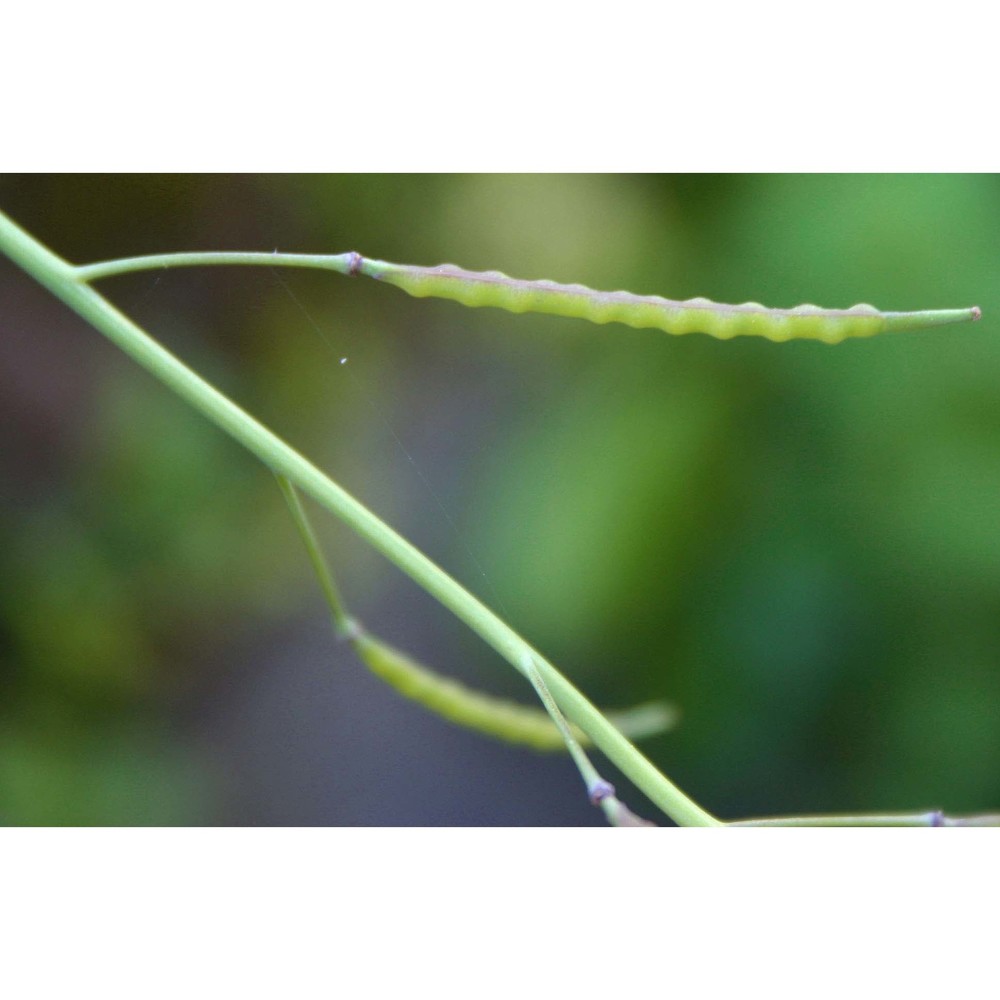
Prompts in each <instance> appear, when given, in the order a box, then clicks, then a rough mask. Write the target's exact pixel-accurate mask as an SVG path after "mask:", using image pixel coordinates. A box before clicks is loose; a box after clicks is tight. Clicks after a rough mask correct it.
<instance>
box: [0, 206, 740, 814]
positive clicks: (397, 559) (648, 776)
mask: <svg viewBox="0 0 1000 1000" xmlns="http://www.w3.org/2000/svg"><path fill="white" fill-rule="evenodd" d="M0 250H2V251H3V252H5V253H6V254H7V256H9V257H10V258H11V259H12V260H13V261H14V262H15V263H16V264H18V265H19V266H20V267H22V268H23V269H24V270H25V271H27V272H28V273H29V274H30V275H32V276H33V277H34V278H35V279H36V280H37V281H38V282H39V283H41V284H42V285H43V286H45V287H46V288H48V289H49V290H50V291H51V292H52V293H53V294H54V295H55V296H56V297H57V298H59V299H60V300H62V301H63V302H64V303H66V305H68V306H69V307H70V308H71V309H73V310H74V311H75V312H77V313H78V314H79V315H80V316H82V317H83V318H84V319H85V320H87V322H89V323H90V324H91V325H93V326H94V327H95V328H96V329H97V330H99V331H100V332H101V333H103V334H104V335H105V336H106V337H107V338H108V339H109V340H110V341H111V342H112V343H114V344H115V345H116V346H118V347H119V348H120V349H121V350H123V351H124V352H125V353H126V354H128V355H129V356H130V357H131V358H133V360H135V361H136V362H137V363H138V364H140V365H141V366H142V367H143V368H145V369H146V370H147V371H148V372H149V373H150V374H151V375H153V376H154V377H155V378H157V379H159V381H161V382H162V383H163V384H164V385H166V386H167V387H168V388H170V389H172V390H173V391H174V392H175V393H177V394H178V395H179V396H180V397H181V398H182V399H183V400H184V401H185V402H187V403H188V404H189V405H190V406H192V407H194V408H195V409H196V410H198V411H199V412H200V413H202V414H203V415H204V416H205V417H207V418H208V419H209V420H211V421H212V422H213V423H215V424H216V425H217V426H218V427H219V428H221V429H222V430H223V431H225V432H226V433H227V434H229V435H230V436H231V437H232V438H233V439H234V440H235V441H237V442H238V443H239V444H241V445H242V446H243V447H245V448H246V449H247V450H249V451H250V452H251V453H253V454H254V455H256V456H257V457H258V458H259V459H260V460H261V461H262V462H264V463H265V464H266V465H267V466H268V467H269V468H271V469H272V470H273V471H275V472H276V473H278V474H280V475H284V476H285V477H287V479H288V480H289V481H290V482H292V483H294V484H295V486H297V487H298V488H299V489H300V490H302V491H303V492H304V493H306V494H308V495H309V496H311V497H312V498H313V499H314V500H316V501H317V502H318V503H319V504H320V505H322V506H323V507H326V508H327V510H329V511H331V512H332V513H334V514H336V515H337V516H338V517H339V518H340V519H341V520H343V521H344V523H346V524H347V525H348V526H349V527H351V528H352V529H353V530H354V531H356V532H357V533H358V534H359V535H360V536H361V537H363V538H364V539H365V540H366V541H368V542H369V544H371V545H372V546H373V547H374V548H375V549H377V550H378V551H379V552H381V553H382V554H383V555H384V556H385V557H386V558H388V559H389V560H390V561H391V562H393V563H395V564H396V566H398V567H399V568H400V569H401V570H403V572H404V573H406V574H407V575H408V576H410V577H411V578H412V579H413V580H415V581H416V582H417V583H418V584H419V585H420V586H422V587H423V588H424V589H425V590H426V591H427V592H428V593H429V594H431V595H432V596H433V597H435V598H436V599H437V600H438V601H440V602H441V603H442V604H443V605H444V606H445V607H446V608H448V609H449V610H450V611H452V613H454V614H455V615H456V616H457V617H458V618H460V619H461V620H462V621H464V622H465V623H466V625H468V626H469V627H470V628H471V629H472V630H473V631H474V632H476V633H477V634H478V635H479V636H481V637H482V638H483V639H484V640H485V641H486V642H487V643H488V644H489V645H490V646H492V647H493V648H494V649H495V650H496V651H497V652H498V653H499V654H500V655H501V656H502V657H504V659H506V660H507V661H508V662H509V663H511V664H512V665H513V666H514V667H515V668H516V669H517V670H519V671H523V669H524V667H523V663H524V657H525V656H530V657H533V662H534V664H535V666H536V668H537V670H538V672H539V673H540V674H541V675H542V677H543V679H544V680H545V682H546V684H547V685H548V686H549V688H550V690H551V691H552V693H553V696H554V697H555V699H556V701H557V702H558V704H559V705H560V706H561V707H562V709H563V711H564V712H565V713H566V715H567V716H568V717H569V718H570V719H571V720H572V721H573V722H575V723H576V724H577V725H578V726H579V727H580V728H581V729H582V730H583V731H584V732H586V733H587V735H588V736H590V738H591V739H592V740H593V741H594V743H595V744H596V745H597V746H598V747H599V748H600V749H601V750H602V751H603V752H604V753H605V754H606V755H607V756H608V758H609V759H610V760H611V761H612V762H613V763H614V764H615V766H616V767H618V768H619V769H620V770H621V771H622V772H623V773H624V774H626V775H627V776H628V777H629V778H630V779H631V780H632V781H633V782H634V783H635V785H636V786H637V787H639V788H640V789H641V790H642V791H643V792H644V793H645V794H646V795H647V796H648V797H649V798H650V799H651V800H652V801H653V802H654V803H655V804H656V806H657V807H658V808H660V809H662V810H663V811H664V812H665V813H666V814H667V815H668V816H670V818H671V819H673V820H674V821H675V822H676V823H679V824H681V825H684V826H721V825H723V824H722V823H721V822H720V821H719V820H718V819H716V818H715V817H714V816H712V815H711V814H710V813H708V812H706V811H705V810H704V809H702V808H701V807H700V806H699V805H698V804H697V803H695V802H694V801H693V800H692V799H690V798H689V797H688V796H687V795H685V794H684V793H683V792H682V791H681V790H680V789H679V788H677V786H676V785H674V784H673V782H671V781H670V780H669V779H668V778H666V777H665V776H664V775H663V774H661V773H660V772H659V771H658V770H657V769H656V768H655V767H654V766H653V764H652V763H651V762H650V761H649V760H648V759H647V758H646V757H645V756H644V755H643V754H642V753H640V752H639V751H638V750H637V749H636V748H635V747H634V746H632V744H631V743H630V742H629V741H628V740H627V739H625V737H623V736H622V735H621V733H620V732H618V730H616V729H615V728H614V726H612V725H611V723H610V722H608V720H607V719H605V718H604V716H603V715H602V714H601V713H600V712H599V711H598V710H597V708H596V707H595V706H594V705H593V704H592V703H591V702H590V701H589V700H588V699H587V698H586V697H585V696H584V695H583V694H582V693H581V692H580V691H579V690H577V688H576V687H574V685H573V684H571V683H570V682H569V681H568V680H567V679H566V678H565V677H563V675H562V674H560V673H559V671H558V670H556V668H555V667H554V666H553V665H552V664H551V663H549V662H548V660H546V659H545V658H544V657H543V656H542V655H541V654H540V653H538V652H537V651H536V650H535V649H533V648H532V647H531V646H530V645H529V644H528V643H527V642H525V640H524V639H522V638H521V637H520V636H519V635H518V634H517V633H516V632H515V631H514V630H513V629H512V628H511V627H510V626H509V625H507V624H506V623H505V622H503V621H502V620H501V619H500V618H498V617H497V616H496V615H495V614H494V613H493V612H492V611H490V610H489V608H487V607H486V606H485V605H484V604H482V603H481V602H480V601H479V600H477V599H476V598H475V597H473V596H472V595H471V594H470V593H469V592H468V591H467V590H465V588H464V587H462V586H461V585H460V584H459V583H458V582H457V581H455V580H454V579H453V578H452V577H451V576H449V575H448V574H447V573H445V572H444V570H442V569H441V568H440V567H438V566H437V565H435V564H434V563H433V562H432V561H431V560H430V559H428V558H427V557H426V556H425V555H424V554H423V553H422V552H420V551H419V550H418V549H417V548H415V547H414V546H413V545H411V544H410V543H409V542H408V541H406V539H404V538H403V537H402V536H400V535H398V534H397V533H396V532H395V531H393V530H392V529H391V528H390V527H389V526H388V525H386V524H385V523H384V522H383V521H381V520H380V519H379V518H378V517H376V516H375V515H374V514H373V513H372V512H371V511H369V510H368V509H367V508H366V507H364V506H363V505H362V504H360V503H359V502H358V501H357V500H355V499H354V497H352V496H351V495H350V494H349V493H347V492H346V491H345V490H344V489H342V488H341V487H340V486H338V485H337V484H336V483H334V482H333V481H332V480H331V479H330V478H329V477H327V476H326V475H324V473H322V472H321V471H320V470H319V469H318V468H317V467H316V466H314V465H313V464H312V463H311V462H309V461H308V460H307V459H306V458H304V457H303V456H302V455H301V454H299V453H298V452H297V451H295V449H294V448H292V447H291V446H290V445H288V444H286V443H285V442H284V441H282V440H281V438H279V437H278V436H277V435H275V434H274V433H272V432H271V431H270V430H268V429H267V428H266V427H264V426H263V425H262V424H261V423H259V422H258V421H257V420H255V419H254V418H253V417H251V416H250V414H248V413H247V412H246V411H244V410H242V409H241V408H240V407H238V406H237V405H236V404H235V403H233V402H232V401H231V400H229V399H228V398H227V397H226V396H224V395H223V394H222V393H220V392H219V391H218V390H217V389H215V388H214V387H213V386H211V385H210V384H209V383H208V382H206V381H205V380H204V379H202V378H201V377H200V376H198V375H196V374H195V373H194V372H193V371H192V370H191V369H189V368H188V367H187V366H186V365H184V364H183V363H182V362H181V361H180V360H178V359H177V358H176V357H175V356H174V355H173V354H171V353H170V352H169V351H167V350H166V349H165V348H163V347H161V346H160V345H159V344H158V343H157V342H156V341H155V340H153V338H151V337H150V336H149V335H148V334H146V333H145V332H144V331H143V330H142V329H141V328H140V327H138V326H137V325H136V324H135V323H133V322H132V320H130V319H129V318H128V317H126V316H125V315H124V314H123V313H121V312H119V311H118V310H117V309H116V308H115V307H114V306H112V305H111V303H110V302H108V301H107V300H106V299H104V298H103V297H102V296H101V295H100V294H98V293H97V292H96V291H95V290H94V289H93V288H91V287H90V286H89V285H88V284H87V283H86V281H84V280H82V279H81V274H80V269H77V268H74V267H73V266H72V265H70V264H69V263H67V262H66V261H64V260H62V259H61V258H60V257H58V256H56V255H55V254H54V253H52V251H50V250H49V249H47V248H46V247H44V246H43V245H42V244H40V243H39V242H38V241H37V240H35V239H34V238H33V237H31V236H30V235H29V234H28V233H26V232H25V231H24V230H22V229H21V228H20V227H18V226H17V225H16V224H15V223H13V222H12V221H11V220H10V219H8V218H7V217H6V216H4V215H3V214H2V213H0ZM108 266H110V265H106V266H105V267H108ZM84 273H86V271H85V270H84ZM104 273H105V274H107V273H109V272H108V271H107V270H105V272H104ZM119 273H120V272H119ZM90 274H91V277H93V274H94V272H93V271H91V272H90Z"/></svg>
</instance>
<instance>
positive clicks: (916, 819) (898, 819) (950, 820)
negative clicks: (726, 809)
mask: <svg viewBox="0 0 1000 1000" xmlns="http://www.w3.org/2000/svg"><path fill="white" fill-rule="evenodd" d="M726 826H1000V816H945V814H944V813H942V812H939V811H934V812H926V813H898V814H888V815H884V816H775V817H771V818H766V819H742V820H733V821H731V822H729V823H727V824H726Z"/></svg>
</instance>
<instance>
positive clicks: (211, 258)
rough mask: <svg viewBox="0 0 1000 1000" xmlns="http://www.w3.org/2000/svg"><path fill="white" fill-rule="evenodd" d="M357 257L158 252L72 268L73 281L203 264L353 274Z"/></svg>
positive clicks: (339, 255) (350, 254)
mask: <svg viewBox="0 0 1000 1000" xmlns="http://www.w3.org/2000/svg"><path fill="white" fill-rule="evenodd" d="M359 259H360V258H359V257H358V255H357V254H354V253H341V254H310V253H278V252H277V251H275V252H274V253H261V252H259V251H256V252H250V251H248V252H246V253H244V252H242V251H233V252H229V251H226V252H218V251H211V252H205V253H200V252H199V253H160V254H148V255H146V256H143V257H122V258H120V259H119V260H107V261H102V262H101V263H99V264H82V265H80V266H79V267H75V268H73V272H74V275H75V277H76V280H77V281H84V282H91V281H99V280H100V279H101V278H111V277H113V276H114V275H116V274H133V273H135V272H137V271H157V270H165V269H168V268H174V267H203V266H206V265H209V264H211V265H219V264H242V265H251V266H253V265H256V266H258V267H274V266H279V267H311V268H320V269H322V270H326V271H335V272H336V273H337V274H353V273H357V272H356V261H358V260H359Z"/></svg>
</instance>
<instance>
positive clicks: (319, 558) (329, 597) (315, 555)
mask: <svg viewBox="0 0 1000 1000" xmlns="http://www.w3.org/2000/svg"><path fill="white" fill-rule="evenodd" d="M275 478H276V479H277V480H278V487H279V488H280V489H281V492H282V493H283V494H284V497H285V500H286V501H287V502H288V508H289V510H290V511H291V512H292V518H293V519H294V520H295V525H296V527H297V528H298V529H299V535H301V537H302V542H303V544H304V545H305V547H306V552H308V554H309V561H310V562H311V563H312V566H313V570H314V571H315V573H316V579H317V580H318V581H319V585H320V587H321V589H322V591H323V596H324V597H325V598H326V603H327V606H328V607H329V609H330V615H331V617H332V618H333V629H334V631H335V632H336V633H337V635H339V636H340V637H341V638H345V639H346V638H349V637H351V636H352V635H353V634H354V631H355V624H354V620H353V619H352V618H351V616H350V615H349V614H348V612H347V608H346V607H345V606H344V601H343V599H342V598H341V596H340V589H339V588H338V587H337V584H336V582H335V581H334V579H333V573H332V572H331V571H330V566H329V564H328V563H327V561H326V556H324V555H323V549H322V547H321V546H320V544H319V539H318V538H317V537H316V532H315V531H313V526H312V523H311V522H310V520H309V518H308V516H307V515H306V512H305V509H304V508H303V507H302V501H301V500H300V499H299V495H298V493H296V491H295V487H294V486H292V484H291V483H290V482H289V481H288V478H287V477H286V476H283V475H281V474H280V473H277V472H276V473H275Z"/></svg>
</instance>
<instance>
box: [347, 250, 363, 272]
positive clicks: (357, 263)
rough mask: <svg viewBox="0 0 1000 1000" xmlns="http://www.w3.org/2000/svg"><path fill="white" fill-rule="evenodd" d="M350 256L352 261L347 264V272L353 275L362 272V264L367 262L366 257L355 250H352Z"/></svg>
mask: <svg viewBox="0 0 1000 1000" xmlns="http://www.w3.org/2000/svg"><path fill="white" fill-rule="evenodd" d="M348 256H349V257H350V263H349V264H348V265H347V273H348V274H349V275H351V276H352V277H353V276H354V275H355V274H360V273H361V265H362V264H364V262H365V259H364V257H362V256H361V254H359V253H356V252H355V251H353V250H352V251H351V252H350V254H349V255H348Z"/></svg>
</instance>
